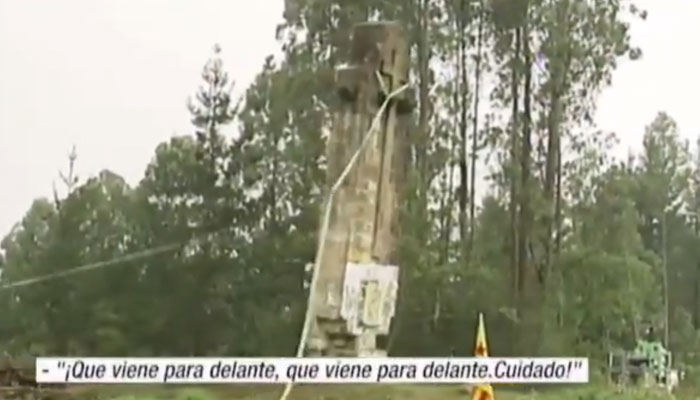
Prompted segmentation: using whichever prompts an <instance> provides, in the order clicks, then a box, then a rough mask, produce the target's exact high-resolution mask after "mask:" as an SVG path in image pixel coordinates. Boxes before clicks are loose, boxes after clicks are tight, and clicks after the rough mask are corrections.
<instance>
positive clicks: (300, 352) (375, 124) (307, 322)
mask: <svg viewBox="0 0 700 400" xmlns="http://www.w3.org/2000/svg"><path fill="white" fill-rule="evenodd" d="M382 83H383V82H382V80H381V77H380V84H382ZM407 88H408V84H405V85H403V86H401V87H400V88H398V89H396V90H395V91H393V92H391V93H390V94H389V95H388V96H387V97H386V99H385V100H384V102H383V103H382V105H381V107H379V110H377V113H376V115H375V116H374V119H373V120H372V124H371V125H370V127H369V131H368V132H367V134H366V135H365V137H364V139H363V140H362V143H360V146H359V147H358V149H357V151H355V154H353V156H352V158H351V159H350V161H349V162H348V164H347V166H346V167H345V169H344V170H343V172H342V173H341V174H340V176H339V177H338V180H337V181H336V182H335V184H333V186H332V187H331V190H330V192H329V194H328V198H327V200H326V204H325V211H324V215H323V223H322V225H321V233H320V235H319V242H318V248H317V251H316V261H315V263H314V267H313V272H312V275H311V285H310V288H309V298H308V300H307V306H306V316H305V317H304V327H303V329H302V331H301V337H300V338H299V345H298V346H297V354H296V357H297V358H301V357H303V356H304V351H305V349H306V339H307V336H308V335H309V330H310V328H311V321H312V319H313V317H314V309H313V305H314V303H313V301H314V298H315V297H316V286H317V284H316V283H317V281H318V271H319V269H320V266H321V259H322V258H323V251H324V250H325V239H326V234H327V233H328V225H329V222H330V216H331V209H332V207H333V198H334V197H335V193H336V192H337V191H338V189H339V188H340V185H342V184H343V181H344V180H345V178H346V177H347V175H348V174H349V173H350V170H351V169H352V167H353V166H354V165H355V163H356V162H357V160H358V159H359V157H360V154H361V153H362V150H363V149H364V148H365V147H366V146H367V143H369V140H370V139H371V137H372V136H373V134H374V133H375V132H377V131H379V123H380V121H381V117H382V114H384V111H385V110H386V108H387V107H388V105H389V101H390V100H391V99H393V98H394V97H396V96H398V95H399V94H400V93H401V92H403V91H404V90H406V89H407ZM385 93H386V92H385ZM293 386H294V383H293V382H288V383H287V384H286V386H285V388H284V392H282V396H280V400H286V399H287V396H289V393H290V392H291V391H292V387H293Z"/></svg>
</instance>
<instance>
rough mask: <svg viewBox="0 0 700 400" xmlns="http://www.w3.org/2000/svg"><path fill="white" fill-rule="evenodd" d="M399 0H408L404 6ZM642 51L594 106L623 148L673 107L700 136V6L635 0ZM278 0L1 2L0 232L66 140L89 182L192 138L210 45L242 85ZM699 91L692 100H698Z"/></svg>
mask: <svg viewBox="0 0 700 400" xmlns="http://www.w3.org/2000/svg"><path fill="white" fill-rule="evenodd" d="M397 1H402V0H397ZM638 4H640V5H641V6H642V8H646V9H647V10H648V11H649V18H648V20H647V21H646V22H645V23H644V24H638V25H637V26H634V27H633V32H632V34H633V38H634V39H635V43H636V44H637V45H639V46H641V47H642V48H643V51H644V58H643V59H642V60H641V61H636V62H624V63H623V64H622V65H621V67H620V68H619V70H618V71H617V72H616V74H615V78H614V82H613V86H612V87H611V88H610V89H608V90H606V92H605V93H604V94H603V96H602V98H601V99H600V102H599V108H600V110H599V114H598V122H599V124H600V126H601V128H603V129H606V130H614V131H615V132H617V133H618V135H619V136H620V138H621V139H622V141H623V144H622V146H621V149H620V153H621V154H625V153H626V152H627V150H626V149H627V148H628V147H630V146H632V147H634V148H638V147H639V142H640V141H641V135H642V133H643V129H644V126H645V125H646V124H647V123H648V122H649V121H650V120H651V119H652V118H653V117H654V115H655V114H656V112H657V111H659V110H665V111H667V112H668V113H669V114H671V116H672V117H674V118H675V119H676V120H677V122H678V123H679V126H680V129H681V132H682V134H683V135H684V136H686V137H688V138H695V137H696V136H698V135H700V105H699V104H698V102H697V96H698V94H700V78H699V77H698V76H699V73H698V71H700V60H699V58H698V55H697V50H695V51H694V50H692V49H693V48H695V49H697V47H698V46H697V39H698V38H700V1H698V0H646V1H638ZM283 8H284V1H283V0H254V1H251V0H217V1H214V0H120V1H117V0H111V1H110V0H0V237H2V236H4V234H5V233H6V232H8V231H9V229H10V228H11V227H12V225H13V224H14V223H15V222H18V221H19V220H20V219H21V218H22V216H23V214H24V213H25V211H26V210H27V208H28V207H29V205H30V204H31V202H32V200H33V199H34V198H36V197H38V196H49V195H50V194H51V187H52V183H54V182H56V183H57V184H58V183H59V182H58V179H57V178H58V171H59V170H60V169H64V168H65V166H66V164H67V157H66V155H67V153H68V151H69V150H70V148H71V146H72V145H75V146H76V148H77V152H78V160H77V165H76V166H77V169H78V173H79V175H80V176H81V177H82V178H86V177H88V176H90V175H92V174H96V173H97V172H99V171H100V170H102V169H104V168H107V169H110V170H112V171H113V172H115V173H118V174H120V175H122V176H124V177H125V178H126V179H127V180H128V181H129V182H130V183H136V182H138V180H139V179H140V178H141V176H142V175H143V171H144V168H145V166H146V164H147V163H148V161H149V160H150V158H151V156H152V154H153V150H154V149H155V146H156V145H157V144H158V143H160V142H162V141H164V140H167V139H168V138H169V137H171V136H173V135H175V134H178V135H179V134H185V133H190V131H191V129H190V125H189V119H188V113H187V111H186V108H185V100H186V97H187V96H188V95H189V94H191V93H192V92H193V90H194V89H195V88H196V87H197V86H198V85H199V81H200V71H201V68H202V66H203V63H204V62H205V61H206V59H207V57H208V56H209V55H210V53H211V49H212V46H213V45H214V43H219V44H220V45H221V47H222V48H223V59H224V63H225V67H226V69H227V70H228V71H229V73H230V74H231V75H232V76H233V77H234V78H235V80H236V81H237V87H238V89H239V92H240V90H243V89H244V88H245V87H246V86H247V85H248V84H249V83H250V82H251V80H252V79H253V78H254V76H255V75H256V73H257V72H258V71H259V70H260V67H261V65H262V63H263V60H264V59H265V57H266V56H267V55H268V54H270V53H275V52H277V51H278V48H279V46H278V44H277V43H276V42H275V38H274V35H275V26H276V25H277V23H279V22H280V21H281V18H282V12H283ZM691 96H693V97H691Z"/></svg>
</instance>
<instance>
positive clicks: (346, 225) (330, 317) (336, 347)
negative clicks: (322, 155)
mask: <svg viewBox="0 0 700 400" xmlns="http://www.w3.org/2000/svg"><path fill="white" fill-rule="evenodd" d="M408 62H409V58H408V47H407V44H406V41H405V37H404V32H403V31H402V29H401V27H400V25H398V24H396V23H391V22H379V23H364V24H359V25H357V26H356V27H355V29H354V32H353V38H352V48H351V49H350V64H349V65H345V66H341V67H338V68H337V69H336V88H337V93H338V96H339V99H340V102H339V107H338V109H337V110H336V112H335V117H334V118H335V119H334V121H333V122H334V126H333V132H332V133H331V135H330V137H329V139H328V143H327V160H328V171H327V173H328V187H329V188H330V187H331V185H333V184H334V183H335V182H336V181H337V179H338V177H339V176H340V174H341V173H342V171H343V169H344V168H345V166H346V165H347V164H348V162H349V161H350V158H351V157H352V155H353V154H354V153H355V152H356V150H357V148H358V147H359V146H360V143H361V142H362V140H363V138H364V137H365V135H366V134H367V133H368V131H369V128H370V125H371V123H372V119H373V118H374V117H375V115H376V113H377V111H378V110H379V108H380V107H381V105H382V103H383V102H384V100H385V99H386V96H387V95H388V94H389V93H391V92H393V91H395V90H396V89H398V88H399V87H401V86H403V85H404V84H405V83H406V82H407V81H408ZM377 73H379V75H380V76H381V82H380V80H379V79H378V77H377ZM408 100H410V98H409V96H408V95H407V94H406V92H404V93H403V94H402V95H400V96H398V97H397V98H396V100H392V102H391V103H390V105H389V107H388V108H387V109H386V111H385V113H384V115H383V118H382V124H381V128H380V131H378V132H376V133H375V135H374V137H373V139H372V140H371V141H370V143H368V146H367V147H366V148H365V149H364V151H363V152H362V155H361V156H360V158H359V159H358V162H357V164H356V165H355V166H354V168H353V170H352V171H351V173H350V174H349V175H348V177H347V179H346V180H345V182H344V184H343V185H342V186H341V188H340V189H339V191H338V192H337V193H336V195H335V199H334V202H333V204H332V210H331V219H330V224H329V228H328V233H327V236H326V238H325V244H324V245H325V246H326V247H325V248H324V255H323V258H322V260H321V264H320V270H319V272H318V273H319V276H318V281H317V285H318V287H317V292H316V293H318V296H316V298H315V299H312V301H313V302H314V309H315V318H314V321H313V325H312V330H311V337H310V339H309V343H308V346H307V348H308V349H309V351H310V352H311V353H313V354H327V355H345V356H353V355H369V354H375V350H377V349H376V337H377V335H386V334H387V333H388V329H389V321H390V319H391V317H392V316H393V307H394V303H395V301H396V299H395V296H396V289H397V287H396V285H397V279H398V278H397V276H398V273H397V272H396V270H395V269H396V268H395V267H394V268H392V267H391V266H392V265H396V262H397V259H396V248H397V241H398V229H397V225H398V212H399V209H398V207H399V198H400V196H399V194H400V191H401V184H400V183H401V181H402V179H401V174H402V172H403V168H404V163H403V162H402V155H403V153H404V149H405V147H404V146H403V145H402V142H404V141H405V137H404V136H405V127H406V117H407V113H408V112H410V110H411V107H410V102H409V101H408ZM349 264H350V265H351V267H350V269H348V265H349ZM370 264H374V265H375V267H372V266H371V265H370ZM377 265H380V266H384V267H385V268H388V269H387V270H386V271H384V270H378V271H372V269H373V268H375V269H376V268H381V267H378V266H377ZM360 275H362V276H365V277H364V278H358V276H360ZM365 300H367V301H365ZM370 303H371V304H370ZM382 319H384V320H383V321H382Z"/></svg>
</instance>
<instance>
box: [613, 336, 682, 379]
mask: <svg viewBox="0 0 700 400" xmlns="http://www.w3.org/2000/svg"><path fill="white" fill-rule="evenodd" d="M608 372H609V378H610V380H611V382H613V383H615V384H617V385H621V386H629V385H633V386H642V387H645V388H651V387H661V388H665V389H666V390H667V391H669V392H672V391H673V390H674V389H675V388H676V386H678V383H679V380H680V376H679V374H678V371H676V370H674V369H673V357H672V355H671V352H670V351H668V350H667V349H666V348H665V347H664V346H663V344H662V343H661V341H660V340H657V339H656V338H655V336H654V332H653V329H652V328H649V329H647V332H646V335H645V336H644V337H643V338H640V339H639V340H638V341H637V346H636V347H635V349H634V350H633V351H631V352H626V351H615V352H612V353H610V355H609V356H608Z"/></svg>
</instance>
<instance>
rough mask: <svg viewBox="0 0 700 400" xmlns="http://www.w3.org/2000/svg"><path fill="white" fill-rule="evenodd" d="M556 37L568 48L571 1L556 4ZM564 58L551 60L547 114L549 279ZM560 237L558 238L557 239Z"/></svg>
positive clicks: (546, 273)
mask: <svg viewBox="0 0 700 400" xmlns="http://www.w3.org/2000/svg"><path fill="white" fill-rule="evenodd" d="M555 7H556V18H557V20H556V32H557V33H556V37H555V40H556V41H557V42H559V43H560V47H561V48H563V49H566V48H567V47H568V36H569V27H568V21H567V19H568V18H569V0H561V1H560V2H559V3H558V4H557V5H556V6H555ZM564 55H565V56H564V57H563V58H561V57H559V58H557V59H554V60H550V63H549V68H550V76H551V78H550V82H549V85H550V87H549V99H550V104H549V113H548V115H547V160H546V165H545V181H544V194H545V201H546V204H547V210H546V212H545V221H544V222H545V237H544V248H545V261H544V278H545V279H547V278H549V277H550V276H551V275H552V253H553V248H554V247H558V245H557V244H554V246H553V245H552V244H553V243H552V242H553V241H554V240H555V239H554V238H553V235H554V234H555V232H554V231H555V230H556V231H557V233H556V235H557V237H558V236H559V235H558V209H559V206H560V203H559V194H558V193H559V174H560V171H561V168H560V166H559V163H560V160H561V154H560V149H561V133H560V128H561V127H560V125H561V123H562V120H563V115H564V110H563V108H564V105H563V102H562V97H563V95H564V90H565V88H566V77H567V74H568V70H569V64H570V60H571V59H570V57H569V54H568V52H566V53H565V54H564ZM556 240H558V239H556Z"/></svg>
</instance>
